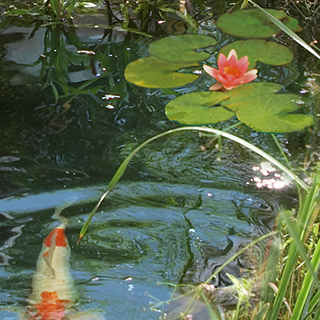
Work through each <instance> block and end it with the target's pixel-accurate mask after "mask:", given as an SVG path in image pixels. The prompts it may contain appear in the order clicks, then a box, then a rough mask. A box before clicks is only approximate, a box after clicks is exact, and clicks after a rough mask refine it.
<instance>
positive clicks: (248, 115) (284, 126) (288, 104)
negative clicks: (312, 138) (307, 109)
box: [223, 82, 314, 133]
mask: <svg viewBox="0 0 320 320" xmlns="http://www.w3.org/2000/svg"><path fill="white" fill-rule="evenodd" d="M281 88H282V86H281V85H280V84H276V83H271V82H255V83H249V84H246V85H243V86H240V87H237V88H235V89H233V90H232V91H231V92H230V93H229V94H230V99H228V100H225V101H224V102H223V106H224V107H227V108H228V109H230V110H231V111H233V112H235V113H236V115H237V117H238V119H239V120H240V121H242V122H243V123H245V124H246V125H247V126H249V127H251V128H253V129H255V130H257V131H261V132H268V133H285V132H292V131H297V130H302V129H304V128H306V127H309V126H311V125H313V124H314V120H313V117H312V116H310V115H306V114H301V113H293V112H295V111H297V110H299V109H301V108H302V107H303V103H304V102H303V101H302V100H301V98H300V97H299V96H298V95H294V94H285V93H283V94H282V93H277V92H278V91H279V90H280V89H281Z"/></svg>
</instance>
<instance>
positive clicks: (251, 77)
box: [240, 69, 258, 84]
mask: <svg viewBox="0 0 320 320" xmlns="http://www.w3.org/2000/svg"><path fill="white" fill-rule="evenodd" d="M257 72H258V70H257V69H252V70H249V71H248V72H247V73H246V74H245V75H244V76H243V77H242V78H241V80H240V84H244V83H248V82H250V81H253V80H254V79H256V78H257V76H258V75H257Z"/></svg>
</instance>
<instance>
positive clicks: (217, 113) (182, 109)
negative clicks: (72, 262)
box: [165, 91, 235, 125]
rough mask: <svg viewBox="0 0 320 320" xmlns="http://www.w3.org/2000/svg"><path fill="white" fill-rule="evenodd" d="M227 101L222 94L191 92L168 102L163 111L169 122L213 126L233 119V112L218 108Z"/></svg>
mask: <svg viewBox="0 0 320 320" xmlns="http://www.w3.org/2000/svg"><path fill="white" fill-rule="evenodd" d="M226 99H229V95H228V94H227V93H223V92H211V91H205V92H193V93H189V94H185V95H182V96H180V97H178V98H176V99H174V100H172V101H170V102H169V103H168V104H167V106H166V108H165V110H166V115H167V117H168V118H169V119H170V120H171V121H175V122H179V123H180V124H192V125H204V124H214V123H217V122H221V121H224V120H227V119H229V118H231V117H233V116H234V115H235V114H234V112H232V111H230V110H228V109H226V108H224V107H221V106H219V104H220V103H221V102H222V101H224V100H226Z"/></svg>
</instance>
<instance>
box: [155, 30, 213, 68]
mask: <svg viewBox="0 0 320 320" xmlns="http://www.w3.org/2000/svg"><path fill="white" fill-rule="evenodd" d="M216 44H217V40H216V39H214V38H212V37H209V36H205V35H195V34H183V35H179V36H174V37H166V38H162V39H161V40H158V41H155V42H153V43H152V44H151V45H150V49H149V53H150V54H151V55H152V56H154V57H156V58H157V59H159V60H165V61H168V62H170V63H188V62H198V61H202V60H206V59H208V58H210V53H208V52H205V51H196V50H199V49H202V48H207V47H211V46H214V45H216Z"/></svg>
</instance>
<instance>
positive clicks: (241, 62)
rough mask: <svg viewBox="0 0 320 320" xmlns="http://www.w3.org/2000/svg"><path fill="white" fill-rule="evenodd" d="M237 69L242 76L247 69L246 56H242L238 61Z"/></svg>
mask: <svg viewBox="0 0 320 320" xmlns="http://www.w3.org/2000/svg"><path fill="white" fill-rule="evenodd" d="M237 67H238V69H239V71H240V73H241V74H242V75H244V74H245V73H246V71H247V70H248V67H249V61H248V56H244V57H243V58H241V59H240V60H239V61H238V64H237Z"/></svg>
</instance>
